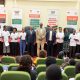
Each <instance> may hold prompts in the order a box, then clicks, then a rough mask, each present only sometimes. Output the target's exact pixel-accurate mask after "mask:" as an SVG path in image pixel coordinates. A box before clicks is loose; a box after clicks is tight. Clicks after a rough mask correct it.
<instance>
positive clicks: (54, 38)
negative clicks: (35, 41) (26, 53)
mask: <svg viewBox="0 0 80 80" xmlns="http://www.w3.org/2000/svg"><path fill="white" fill-rule="evenodd" d="M49 37H50V30H49V31H48V32H47V33H46V42H48V41H49ZM55 41H56V33H55V32H54V31H52V42H53V43H55Z"/></svg>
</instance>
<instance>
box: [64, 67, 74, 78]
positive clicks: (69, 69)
mask: <svg viewBox="0 0 80 80" xmlns="http://www.w3.org/2000/svg"><path fill="white" fill-rule="evenodd" d="M64 73H66V75H67V76H68V78H73V77H74V76H75V66H66V67H65V68H64Z"/></svg>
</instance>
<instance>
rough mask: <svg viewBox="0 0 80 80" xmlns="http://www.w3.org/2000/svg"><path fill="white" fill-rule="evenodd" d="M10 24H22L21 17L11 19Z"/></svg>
mask: <svg viewBox="0 0 80 80" xmlns="http://www.w3.org/2000/svg"><path fill="white" fill-rule="evenodd" d="M12 24H22V19H12Z"/></svg>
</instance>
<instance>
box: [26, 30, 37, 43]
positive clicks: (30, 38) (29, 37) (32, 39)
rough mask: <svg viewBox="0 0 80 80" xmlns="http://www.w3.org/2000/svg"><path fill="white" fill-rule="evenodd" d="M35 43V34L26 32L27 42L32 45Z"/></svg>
mask: <svg viewBox="0 0 80 80" xmlns="http://www.w3.org/2000/svg"><path fill="white" fill-rule="evenodd" d="M35 41H36V33H35V31H34V30H32V34H31V32H30V30H28V31H27V42H28V43H34V42H35Z"/></svg>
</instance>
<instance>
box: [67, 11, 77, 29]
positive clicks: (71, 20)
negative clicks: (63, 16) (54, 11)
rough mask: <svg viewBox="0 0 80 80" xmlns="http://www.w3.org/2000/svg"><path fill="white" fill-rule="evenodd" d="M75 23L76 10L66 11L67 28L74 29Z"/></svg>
mask: <svg viewBox="0 0 80 80" xmlns="http://www.w3.org/2000/svg"><path fill="white" fill-rule="evenodd" d="M77 21H78V12H77V10H68V11H67V27H71V28H74V29H76V27H77Z"/></svg>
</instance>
